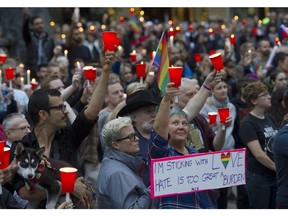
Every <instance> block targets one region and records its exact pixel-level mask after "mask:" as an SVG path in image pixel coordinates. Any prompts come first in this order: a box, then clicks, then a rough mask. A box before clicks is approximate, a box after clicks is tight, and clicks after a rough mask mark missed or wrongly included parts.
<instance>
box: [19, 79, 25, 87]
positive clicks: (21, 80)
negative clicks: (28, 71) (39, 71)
mask: <svg viewBox="0 0 288 216" xmlns="http://www.w3.org/2000/svg"><path fill="white" fill-rule="evenodd" d="M20 82H21V87H23V86H24V77H20Z"/></svg>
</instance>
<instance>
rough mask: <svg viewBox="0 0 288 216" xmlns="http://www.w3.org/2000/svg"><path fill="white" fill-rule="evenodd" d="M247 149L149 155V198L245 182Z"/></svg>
mask: <svg viewBox="0 0 288 216" xmlns="http://www.w3.org/2000/svg"><path fill="white" fill-rule="evenodd" d="M245 155H246V149H234V150H224V151H217V152H207V153H198V154H191V155H185V156H175V157H166V158H159V159H152V160H151V164H150V176H151V179H150V180H151V181H150V182H151V196H152V198H156V197H163V196H169V195H174V194H182V193H183V194H184V193H190V192H191V191H193V192H196V191H203V190H208V189H217V188H224V187H230V186H235V185H242V184H246V177H245V176H246V175H245V170H246V157H245Z"/></svg>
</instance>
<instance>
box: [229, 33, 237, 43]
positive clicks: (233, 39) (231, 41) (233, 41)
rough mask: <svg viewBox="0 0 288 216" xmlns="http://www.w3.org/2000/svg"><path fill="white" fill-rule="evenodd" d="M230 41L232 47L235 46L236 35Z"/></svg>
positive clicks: (232, 35) (231, 36)
mask: <svg viewBox="0 0 288 216" xmlns="http://www.w3.org/2000/svg"><path fill="white" fill-rule="evenodd" d="M229 39H230V44H231V45H234V44H235V42H236V37H235V35H234V34H231V35H230V38H229Z"/></svg>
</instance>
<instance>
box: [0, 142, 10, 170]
mask: <svg viewBox="0 0 288 216" xmlns="http://www.w3.org/2000/svg"><path fill="white" fill-rule="evenodd" d="M3 150H4V151H3V157H1V158H0V170H1V169H5V168H7V167H8V166H9V163H10V148H9V147H4V149H3Z"/></svg>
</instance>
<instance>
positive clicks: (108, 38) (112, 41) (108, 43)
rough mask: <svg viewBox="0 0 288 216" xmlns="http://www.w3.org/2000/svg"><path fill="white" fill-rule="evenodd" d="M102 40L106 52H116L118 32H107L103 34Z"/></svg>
mask: <svg viewBox="0 0 288 216" xmlns="http://www.w3.org/2000/svg"><path fill="white" fill-rule="evenodd" d="M102 40H103V45H104V52H106V51H115V47H114V45H116V42H117V32H113V31H106V32H102Z"/></svg>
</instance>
